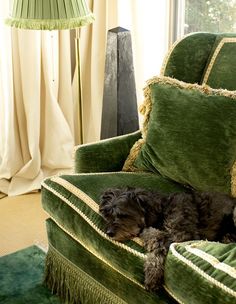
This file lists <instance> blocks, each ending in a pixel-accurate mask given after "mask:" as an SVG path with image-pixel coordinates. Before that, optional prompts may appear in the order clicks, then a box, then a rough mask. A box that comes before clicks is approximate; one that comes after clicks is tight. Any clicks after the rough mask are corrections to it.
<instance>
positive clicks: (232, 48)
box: [202, 33, 236, 90]
mask: <svg viewBox="0 0 236 304" xmlns="http://www.w3.org/2000/svg"><path fill="white" fill-rule="evenodd" d="M235 75H236V35H235V33H233V34H222V35H219V36H218V37H217V39H216V41H215V43H214V46H213V48H212V51H211V54H210V56H209V59H208V63H207V65H206V68H205V72H204V74H203V81H202V82H203V83H204V84H208V85H209V86H210V87H212V88H223V89H227V90H235V89H236V81H235Z"/></svg>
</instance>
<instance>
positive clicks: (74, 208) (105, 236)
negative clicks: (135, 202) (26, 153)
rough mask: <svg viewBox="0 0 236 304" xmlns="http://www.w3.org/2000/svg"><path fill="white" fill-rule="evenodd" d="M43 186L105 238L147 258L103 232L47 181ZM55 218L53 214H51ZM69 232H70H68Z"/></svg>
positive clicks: (140, 256)
mask: <svg viewBox="0 0 236 304" xmlns="http://www.w3.org/2000/svg"><path fill="white" fill-rule="evenodd" d="M42 186H43V187H44V188H45V189H47V190H48V191H49V192H51V193H53V194H54V195H55V196H56V197H58V198H60V199H61V200H62V201H63V202H64V203H66V204H67V205H68V206H70V207H71V208H72V209H73V210H74V211H76V212H77V213H78V214H79V215H80V216H81V217H82V218H83V219H84V220H85V221H86V222H87V223H88V224H89V225H90V226H91V227H92V228H93V229H94V230H95V231H96V232H97V233H98V234H99V235H100V236H102V237H103V238H104V239H106V240H108V241H110V242H111V243H113V244H114V245H116V246H118V247H120V248H122V249H124V250H126V251H127V252H129V253H132V254H133V255H135V256H137V257H139V258H141V259H146V255H145V254H143V253H141V252H139V251H137V250H135V249H132V248H130V247H129V246H127V245H125V244H124V243H121V242H118V241H115V240H113V239H112V238H111V237H109V236H108V235H107V234H106V233H105V232H103V231H102V230H101V229H100V228H98V227H97V226H96V224H95V223H93V221H92V220H91V219H90V218H88V217H87V216H86V214H84V213H83V212H82V211H81V210H80V209H79V208H77V207H76V206H75V205H74V204H73V203H71V202H70V201H69V199H67V198H66V197H64V196H63V195H62V194H61V193H59V192H57V191H56V190H55V189H53V188H51V187H50V186H49V185H47V184H46V183H45V182H43V183H42ZM49 215H50V216H51V217H52V218H53V214H49ZM67 233H68V232H67Z"/></svg>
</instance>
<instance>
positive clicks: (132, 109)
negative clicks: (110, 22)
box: [101, 27, 139, 139]
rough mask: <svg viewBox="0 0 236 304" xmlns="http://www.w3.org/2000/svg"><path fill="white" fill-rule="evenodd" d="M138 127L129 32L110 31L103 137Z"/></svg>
mask: <svg viewBox="0 0 236 304" xmlns="http://www.w3.org/2000/svg"><path fill="white" fill-rule="evenodd" d="M138 129H139V122H138V111H137V96H136V86H135V77H134V66H133V53H132V42H131V34H130V31H128V30H126V29H124V28H121V27H117V28H114V29H111V30H109V31H108V34H107V50H106V64H105V77H104V90H103V108H102V124H101V139H104V138H109V137H114V136H117V135H122V134H127V133H130V132H133V131H136V130H138Z"/></svg>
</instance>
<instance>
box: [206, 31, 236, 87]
mask: <svg viewBox="0 0 236 304" xmlns="http://www.w3.org/2000/svg"><path fill="white" fill-rule="evenodd" d="M235 42H236V38H233V37H231V38H222V39H221V41H220V42H219V44H218V46H217V48H216V49H215V51H214V53H213V55H212V57H211V60H210V63H209V65H208V67H207V70H206V73H205V75H204V78H203V81H202V83H203V84H205V83H206V82H207V81H208V79H209V76H210V74H211V71H212V68H213V66H214V64H215V61H216V59H217V56H218V55H219V53H220V51H221V50H222V48H223V46H224V44H225V43H235Z"/></svg>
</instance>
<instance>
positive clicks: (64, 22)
mask: <svg viewBox="0 0 236 304" xmlns="http://www.w3.org/2000/svg"><path fill="white" fill-rule="evenodd" d="M94 19H95V18H94V15H93V14H92V13H91V14H89V15H87V16H84V17H82V18H81V17H80V18H72V19H55V20H53V19H50V20H41V19H17V18H8V19H6V21H5V23H6V24H7V25H9V26H13V27H16V28H21V29H29V30H50V31H51V30H66V29H74V28H77V27H81V26H85V25H87V24H90V23H92V22H93V21H94Z"/></svg>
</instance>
